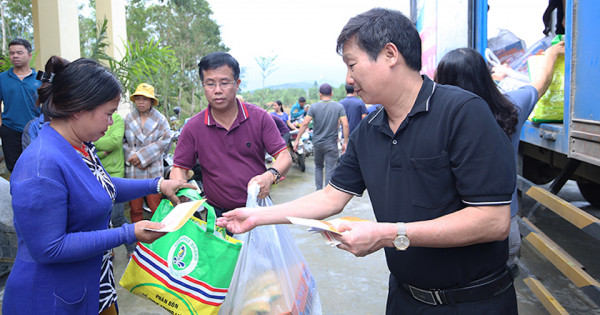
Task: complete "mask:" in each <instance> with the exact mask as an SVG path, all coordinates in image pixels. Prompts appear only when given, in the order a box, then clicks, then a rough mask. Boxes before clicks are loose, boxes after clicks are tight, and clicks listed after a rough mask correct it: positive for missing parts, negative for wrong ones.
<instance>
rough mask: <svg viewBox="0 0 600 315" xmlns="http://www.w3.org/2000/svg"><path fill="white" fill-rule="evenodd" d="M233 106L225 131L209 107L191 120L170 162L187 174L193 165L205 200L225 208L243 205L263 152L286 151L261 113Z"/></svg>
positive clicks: (260, 169)
mask: <svg viewBox="0 0 600 315" xmlns="http://www.w3.org/2000/svg"><path fill="white" fill-rule="evenodd" d="M238 105H239V111H238V116H237V118H236V119H235V121H234V122H233V124H232V125H231V127H230V129H229V130H226V129H225V128H224V127H223V126H221V125H220V124H218V123H217V122H216V121H215V120H214V119H213V117H212V114H211V113H210V104H209V105H208V108H207V109H205V110H203V111H201V112H200V113H198V114H197V115H196V116H194V117H192V118H191V119H190V120H189V121H188V123H187V124H185V126H184V127H183V130H182V131H181V135H180V136H179V140H178V143H177V148H176V149H175V156H174V158H173V164H174V165H175V166H177V167H180V168H183V169H191V168H192V167H194V165H196V160H197V161H198V163H199V164H200V167H201V168H202V181H203V185H204V192H205V193H206V197H207V198H208V201H209V202H210V203H211V204H212V205H215V206H217V207H221V208H224V209H234V208H238V207H243V206H245V205H246V198H247V192H246V191H247V187H248V181H250V179H251V178H252V177H254V176H256V175H259V174H262V173H264V172H265V171H266V170H267V168H266V166H265V152H268V153H269V154H270V155H272V156H276V155H277V154H279V153H280V152H281V151H283V150H285V149H286V145H285V142H284V141H283V139H282V138H281V136H280V134H279V130H278V129H277V126H276V125H275V122H274V121H273V119H272V118H271V117H270V115H269V114H268V113H267V112H266V111H264V110H263V109H261V108H259V107H257V106H255V105H252V104H247V103H240V102H238Z"/></svg>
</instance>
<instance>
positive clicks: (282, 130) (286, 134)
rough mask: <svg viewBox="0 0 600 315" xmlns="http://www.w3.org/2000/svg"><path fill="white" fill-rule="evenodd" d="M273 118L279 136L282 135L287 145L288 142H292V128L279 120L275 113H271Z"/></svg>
mask: <svg viewBox="0 0 600 315" xmlns="http://www.w3.org/2000/svg"><path fill="white" fill-rule="evenodd" d="M271 118H273V121H274V122H275V125H277V129H278V130H279V134H280V135H281V137H282V138H283V140H284V141H285V143H288V141H290V128H289V127H288V126H287V125H286V124H285V122H283V120H281V118H279V116H278V115H275V113H271ZM288 121H289V120H288Z"/></svg>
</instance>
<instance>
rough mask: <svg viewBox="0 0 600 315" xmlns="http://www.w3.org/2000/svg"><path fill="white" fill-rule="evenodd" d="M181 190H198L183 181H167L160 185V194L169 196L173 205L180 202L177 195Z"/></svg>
mask: <svg viewBox="0 0 600 315" xmlns="http://www.w3.org/2000/svg"><path fill="white" fill-rule="evenodd" d="M181 188H191V189H196V186H194V185H192V184H188V183H187V182H186V181H184V180H181V179H165V180H163V181H162V182H161V183H160V192H162V193H163V195H165V196H167V198H169V200H171V203H172V204H173V205H178V204H179V202H180V201H179V197H177V195H176V193H177V191H178V190H179V189H181Z"/></svg>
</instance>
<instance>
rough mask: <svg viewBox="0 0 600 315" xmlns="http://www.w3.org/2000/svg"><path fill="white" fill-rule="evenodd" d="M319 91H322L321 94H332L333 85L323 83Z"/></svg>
mask: <svg viewBox="0 0 600 315" xmlns="http://www.w3.org/2000/svg"><path fill="white" fill-rule="evenodd" d="M319 93H321V95H331V94H332V93H333V90H332V88H331V85H329V84H327V83H323V84H321V86H320V87H319Z"/></svg>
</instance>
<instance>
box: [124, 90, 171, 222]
mask: <svg viewBox="0 0 600 315" xmlns="http://www.w3.org/2000/svg"><path fill="white" fill-rule="evenodd" d="M129 99H130V100H131V101H133V102H134V103H135V108H134V109H133V110H132V111H131V112H130V113H129V114H127V116H125V141H124V142H123V150H124V154H125V165H126V167H125V177H126V178H139V179H142V178H154V177H157V176H162V174H163V172H164V164H163V154H165V151H166V150H167V148H168V147H169V145H170V144H171V130H170V127H169V121H168V120H167V118H166V117H165V116H164V115H163V114H161V113H160V112H159V111H158V110H157V109H156V108H154V106H156V105H158V99H157V98H156V96H155V95H154V87H153V86H152V85H150V84H147V83H141V84H140V85H138V86H137V88H136V90H135V92H134V93H133V94H131V96H130V97H129ZM144 199H145V200H146V204H147V205H148V208H150V211H151V212H152V214H154V211H155V210H156V208H158V205H159V204H160V194H156V193H154V194H149V195H147V196H145V197H140V198H137V199H135V200H132V201H130V202H129V207H130V210H129V211H130V212H129V213H130V217H131V222H138V221H141V220H143V219H144Z"/></svg>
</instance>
